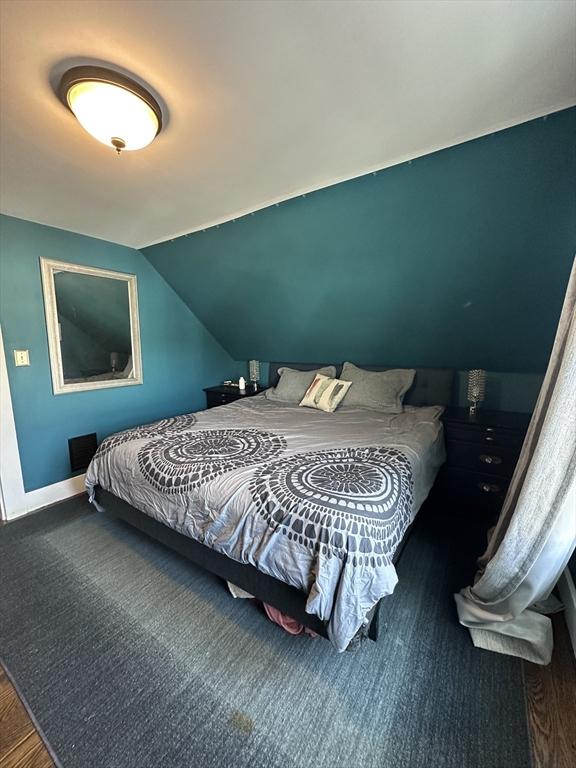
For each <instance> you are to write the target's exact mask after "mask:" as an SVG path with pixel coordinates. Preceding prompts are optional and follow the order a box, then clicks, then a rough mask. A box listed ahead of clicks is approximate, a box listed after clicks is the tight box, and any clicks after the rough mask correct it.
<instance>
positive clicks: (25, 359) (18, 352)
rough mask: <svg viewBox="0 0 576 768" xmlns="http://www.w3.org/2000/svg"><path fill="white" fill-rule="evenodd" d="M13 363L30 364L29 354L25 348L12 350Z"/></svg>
mask: <svg viewBox="0 0 576 768" xmlns="http://www.w3.org/2000/svg"><path fill="white" fill-rule="evenodd" d="M14 364H15V365H30V355H29V354H28V350H27V349H15V350H14Z"/></svg>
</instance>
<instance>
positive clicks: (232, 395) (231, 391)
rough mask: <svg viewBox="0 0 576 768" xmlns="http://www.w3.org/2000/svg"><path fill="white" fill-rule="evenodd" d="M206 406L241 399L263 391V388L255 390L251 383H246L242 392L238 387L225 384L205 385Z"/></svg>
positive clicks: (224, 403) (209, 406)
mask: <svg viewBox="0 0 576 768" xmlns="http://www.w3.org/2000/svg"><path fill="white" fill-rule="evenodd" d="M204 392H206V408H215V407H216V406H217V405H226V404H227V403H233V402H234V401H235V400H242V399H244V398H245V397H252V396H253V395H259V394H260V393H261V392H264V389H260V388H258V389H257V390H256V392H255V391H254V390H253V389H252V385H251V384H246V389H245V391H244V392H240V390H239V389H238V387H229V386H227V385H226V384H220V385H219V386H217V387H206V389H205V390H204Z"/></svg>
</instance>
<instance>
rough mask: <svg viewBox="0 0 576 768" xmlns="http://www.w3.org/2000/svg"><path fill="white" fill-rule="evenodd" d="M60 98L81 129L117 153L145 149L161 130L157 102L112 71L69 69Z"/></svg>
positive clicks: (141, 88)
mask: <svg viewBox="0 0 576 768" xmlns="http://www.w3.org/2000/svg"><path fill="white" fill-rule="evenodd" d="M60 98H61V100H62V101H63V102H64V103H65V104H66V106H67V107H69V109H70V110H71V112H73V114H74V115H75V116H76V119H77V120H78V122H79V123H80V125H81V126H82V127H83V128H84V130H86V131H87V132H88V133H89V134H90V135H91V136H93V137H94V138H95V139H97V140H98V141H100V142H102V144H106V145H107V146H109V147H113V148H114V149H115V150H116V151H117V152H118V154H120V152H121V151H122V150H134V149H142V148H143V147H146V146H148V144H150V142H152V141H153V140H154V138H155V137H156V136H157V135H158V133H159V132H160V129H161V128H162V112H161V110H160V106H159V105H158V102H157V101H156V99H155V98H154V97H153V96H152V95H151V94H150V93H149V92H148V91H147V90H146V89H145V88H143V87H142V86H141V85H140V84H139V83H136V82H135V81H134V80H131V79H130V78H128V77H126V76H125V75H121V74H119V73H118V72H114V71H113V70H111V69H105V68H104V67H74V68H73V69H70V70H69V71H68V72H66V74H65V75H64V77H63V78H62V81H61V83H60Z"/></svg>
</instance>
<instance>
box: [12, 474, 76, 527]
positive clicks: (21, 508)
mask: <svg viewBox="0 0 576 768" xmlns="http://www.w3.org/2000/svg"><path fill="white" fill-rule="evenodd" d="M85 478H86V475H85V474H82V475H77V476H76V477H71V478H69V479H68V480H62V481H61V482H59V483H53V484H52V485H46V486H45V487H44V488H37V489H36V490H35V491H28V493H25V494H24V498H23V501H22V502H21V503H20V504H19V505H18V507H17V509H15V510H7V514H6V519H7V520H15V519H16V518H17V517H22V515H27V514H28V512H34V511H35V510H36V509H40V508H41V507H47V506H49V505H50V504H55V503H56V502H58V501H64V499H69V498H70V497H71V496H77V495H78V494H79V493H82V491H84V489H85V485H84V480H85Z"/></svg>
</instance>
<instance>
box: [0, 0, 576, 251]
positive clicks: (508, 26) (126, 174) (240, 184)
mask: <svg viewBox="0 0 576 768" xmlns="http://www.w3.org/2000/svg"><path fill="white" fill-rule="evenodd" d="M0 7H1V15H2V18H1V28H0V29H1V35H2V40H1V45H2V50H1V53H2V70H1V71H2V75H1V77H2V81H1V86H2V88H1V94H0V96H1V124H0V128H1V144H0V151H1V159H2V166H3V167H2V186H1V188H0V207H1V210H2V211H3V212H4V213H8V214H11V215H14V216H19V217H21V218H25V219H30V220H33V221H39V222H42V223H45V224H51V225H53V226H56V227H61V228H64V229H68V230H72V231H75V232H81V233H84V234H88V235H94V236H96V237H100V238H104V239H107V240H112V241H114V242H118V243H124V244H127V245H132V246H136V247H139V246H143V245H149V244H151V243H154V242H159V241H162V240H166V239H168V238H172V237H175V236H176V235H180V234H184V233H187V232H191V231H194V230H197V229H200V228H204V227H207V226H210V225H211V224H214V223H218V222H221V221H225V220H228V219H230V218H233V217H236V216H238V215H240V214H241V213H246V212H249V211H253V210H256V209H258V208H262V207H264V206H266V205H268V204H270V203H272V202H275V201H278V200H283V199H286V198H289V197H291V196H293V195H295V194H298V193H301V192H305V191H309V190H312V189H315V188H319V187H322V186H326V185H328V184H330V183H333V182H335V181H338V180H342V179H346V178H350V177H353V176H357V175H360V174H362V173H365V172H368V171H370V170H373V169H375V168H383V167H386V166H388V165H392V164H394V163H396V162H399V161H402V160H404V159H407V158H411V157H416V156H418V155H422V154H425V153H427V152H429V151H431V150H434V149H438V148H442V147H447V146H450V145H453V144H457V143H459V142H461V141H464V140H466V139H469V138H475V137H477V136H481V135H483V134H486V133H491V132H493V131H494V130H497V129H499V128H504V127H507V126H510V125H514V124H516V123H520V122H523V121H524V120H527V119H530V118H532V117H538V116H540V115H544V114H547V113H549V112H553V111H556V110H558V109H562V108H564V107H567V106H570V105H572V104H575V103H576V31H575V30H576V3H574V2H571V1H570V0H568V1H564V0H544V1H542V2H541V1H540V0H531V1H530V2H528V1H515V0H512V1H509V0H489V1H479V0H472V1H471V2H468V1H467V0H459V2H456V0H446V1H440V0H425V1H424V2H421V1H420V0H413V1H412V2H403V1H402V0H401V1H399V2H396V0H387V1H382V2H366V1H365V0H356V1H353V0H338V1H337V0H333V1H330V0H328V1H325V0H308V2H300V1H299V0H275V1H274V0H271V1H267V0H239V1H235V0H233V1H232V2H229V1H228V0H209V1H207V2H204V0H201V1H197V0H112V2H110V1H109V0H96V1H95V2H93V0H81V1H80V0H72V2H69V1H68V0H62V1H59V2H58V1H56V0H31V1H30V0H2V1H1V2H0ZM96 60H98V61H99V62H107V63H111V64H115V65H117V66H118V67H119V68H121V69H123V70H124V71H126V72H128V73H131V74H133V75H136V76H139V78H141V79H142V80H143V81H144V82H146V83H148V84H149V85H150V86H151V87H152V89H153V90H154V91H155V92H157V93H158V94H159V95H160V96H161V98H162V99H163V101H164V102H165V105H166V106H167V108H168V112H169V118H168V121H167V122H168V125H167V127H166V129H165V130H164V131H163V132H162V133H161V134H160V136H159V137H158V138H157V139H156V141H155V142H154V143H153V144H152V145H150V146H149V147H147V148H146V149H144V150H141V151H139V152H133V153H130V152H127V153H124V154H123V155H122V156H121V157H116V155H115V154H114V152H113V151H112V150H110V149H107V148H106V147H104V146H103V145H101V144H99V143H97V142H96V141H94V140H93V139H92V138H91V137H90V136H89V135H88V134H87V133H85V132H84V131H83V130H82V129H81V128H80V126H79V124H78V123H77V122H76V121H75V119H74V118H73V117H72V115H71V114H70V113H69V112H68V111H67V110H66V109H65V108H64V107H63V106H62V104H60V102H59V101H58V100H57V98H56V97H55V96H54V94H53V91H52V89H51V85H50V79H52V81H57V80H58V78H59V75H60V74H61V73H62V72H63V71H64V70H65V69H67V68H68V67H69V66H72V65H75V64H80V63H90V62H94V61H96Z"/></svg>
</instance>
